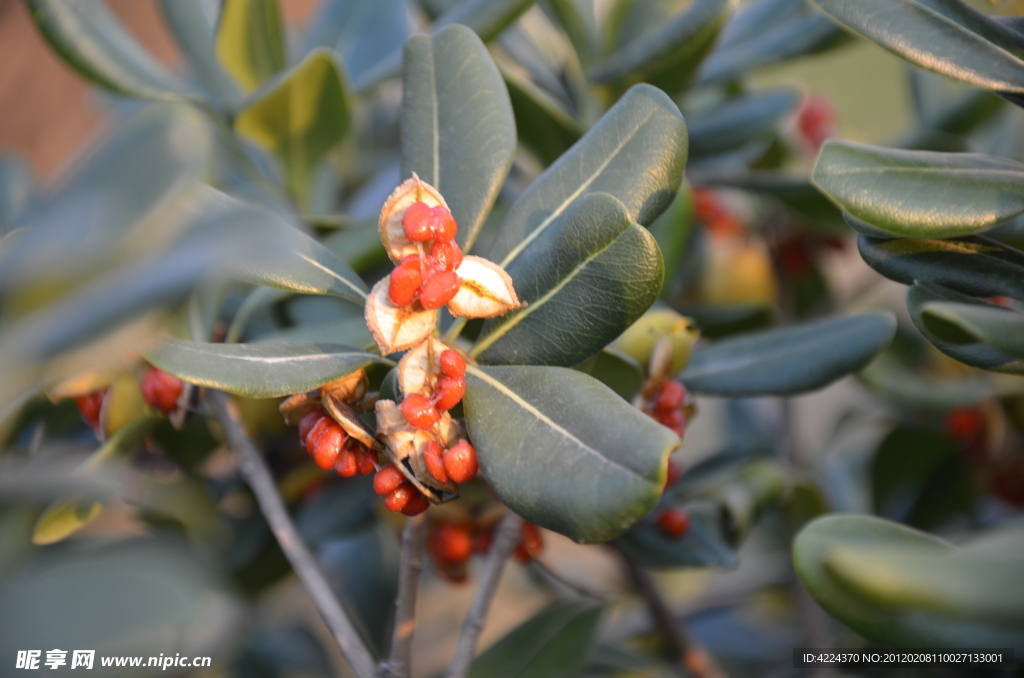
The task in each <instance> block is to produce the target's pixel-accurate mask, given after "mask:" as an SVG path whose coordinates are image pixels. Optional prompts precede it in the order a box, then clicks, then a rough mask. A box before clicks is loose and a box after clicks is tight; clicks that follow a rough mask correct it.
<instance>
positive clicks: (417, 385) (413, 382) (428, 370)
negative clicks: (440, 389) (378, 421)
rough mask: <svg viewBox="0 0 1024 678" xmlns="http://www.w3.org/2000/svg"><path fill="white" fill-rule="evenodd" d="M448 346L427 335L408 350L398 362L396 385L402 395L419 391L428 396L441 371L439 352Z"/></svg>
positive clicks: (442, 351) (431, 393) (431, 392)
mask: <svg viewBox="0 0 1024 678" xmlns="http://www.w3.org/2000/svg"><path fill="white" fill-rule="evenodd" d="M447 348H448V347H447V346H445V345H444V344H443V343H441V342H440V341H438V340H437V339H435V338H434V337H427V338H426V340H425V341H423V343H421V344H420V345H419V346H416V347H415V348H412V349H410V350H409V352H408V353H406V354H405V356H403V357H402V360H401V361H399V363H398V386H399V388H400V389H401V391H402V395H403V396H408V395H412V394H413V393H419V394H420V395H423V396H426V397H427V398H430V397H431V396H432V395H433V393H434V388H435V387H436V385H437V380H438V377H439V375H440V372H441V367H440V366H441V354H442V353H444V352H445V350H446V349H447Z"/></svg>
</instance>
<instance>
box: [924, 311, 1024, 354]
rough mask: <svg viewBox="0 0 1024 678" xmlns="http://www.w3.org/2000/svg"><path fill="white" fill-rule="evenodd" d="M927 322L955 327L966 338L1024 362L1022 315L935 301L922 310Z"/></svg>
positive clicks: (1023, 314) (1023, 318) (1023, 316)
mask: <svg viewBox="0 0 1024 678" xmlns="http://www.w3.org/2000/svg"><path fill="white" fill-rule="evenodd" d="M921 314H922V315H923V316H924V317H925V318H926V320H925V322H926V323H927V322H928V320H927V318H934V319H935V320H938V321H942V322H947V323H950V324H952V325H956V326H957V327H959V328H960V329H961V330H963V331H964V332H966V333H967V334H968V335H970V336H972V337H974V338H975V339H977V340H978V341H981V342H984V343H986V344H988V345H990V346H993V347H995V348H996V349H998V350H1000V351H1003V352H1004V353H1007V354H1009V355H1012V356H1015V357H1017V358H1024V313H1021V312H1020V311H1014V310H1012V309H1009V308H1003V307H1002V306H995V305H988V304H958V303H955V302H944V301H934V302H929V303H926V304H925V305H924V306H923V307H922V308H921Z"/></svg>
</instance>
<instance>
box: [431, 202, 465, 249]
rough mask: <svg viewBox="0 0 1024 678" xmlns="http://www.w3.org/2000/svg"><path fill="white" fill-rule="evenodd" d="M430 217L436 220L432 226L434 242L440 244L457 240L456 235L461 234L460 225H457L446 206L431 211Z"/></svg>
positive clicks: (439, 206)
mask: <svg viewBox="0 0 1024 678" xmlns="http://www.w3.org/2000/svg"><path fill="white" fill-rule="evenodd" d="M430 215H431V216H432V217H433V218H434V223H433V224H432V227H433V228H432V235H433V236H434V240H437V241H439V242H451V241H452V240H455V235H456V234H457V233H458V232H459V225H458V224H456V223H455V218H454V217H453V216H452V213H451V212H449V211H448V208H447V207H445V206H444V205H438V206H437V207H435V208H433V209H432V210H430Z"/></svg>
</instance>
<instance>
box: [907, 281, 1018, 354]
mask: <svg viewBox="0 0 1024 678" xmlns="http://www.w3.org/2000/svg"><path fill="white" fill-rule="evenodd" d="M935 303H939V304H944V303H952V304H956V305H957V306H964V307H968V308H973V309H977V313H979V314H987V313H989V312H992V311H996V312H998V311H999V310H1003V309H1000V308H999V307H997V306H995V305H994V304H990V303H988V302H986V301H981V300H980V299H975V298H973V297H970V296H967V295H965V294H960V293H959V292H956V291H954V290H951V289H949V288H945V287H942V286H941V285H936V284H934V283H927V282H918V283H917V284H915V285H913V286H911V287H910V288H909V289H908V290H907V311H908V312H909V313H910V319H911V320H912V321H913V322H914V325H915V326H916V327H917V329H918V330H920V332H921V334H923V335H924V337H925V339H927V340H928V341H930V342H931V343H932V344H934V345H935V347H936V348H937V349H939V350H940V351H942V352H943V353H945V354H946V355H949V356H951V357H953V358H955V359H957V360H959V361H960V362H962V363H965V364H967V365H972V366H974V367H980V368H981V369H983V370H992V371H993V372H1006V373H1009V374H1024V360H1021V359H1020V358H1017V357H1015V356H1013V355H1012V354H1007V353H1005V352H1004V351H1002V350H1000V349H999V348H997V347H995V346H992V345H989V344H987V343H985V342H983V341H979V340H978V338H977V337H976V336H975V335H973V334H971V333H970V332H968V331H966V330H965V329H964V328H963V327H962V326H960V325H959V324H958V323H953V322H950V321H949V320H947V319H946V318H944V317H943V316H941V315H938V316H937V315H934V314H926V313H925V309H926V308H927V307H928V306H930V305H931V304H935ZM1012 341H1013V339H1012V338H1004V339H1001V340H1000V345H1002V344H1004V343H1006V342H1011V343H1012Z"/></svg>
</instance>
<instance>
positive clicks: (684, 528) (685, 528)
mask: <svg viewBox="0 0 1024 678" xmlns="http://www.w3.org/2000/svg"><path fill="white" fill-rule="evenodd" d="M658 527H659V528H661V531H662V532H664V533H665V534H667V535H668V536H670V537H672V538H673V539H680V538H682V537H683V536H685V535H686V533H687V532H689V531H690V515H689V514H688V513H687V512H686V511H682V510H680V509H674V508H673V509H668V510H666V511H664V512H663V513H662V514H661V515H660V516H658Z"/></svg>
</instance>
